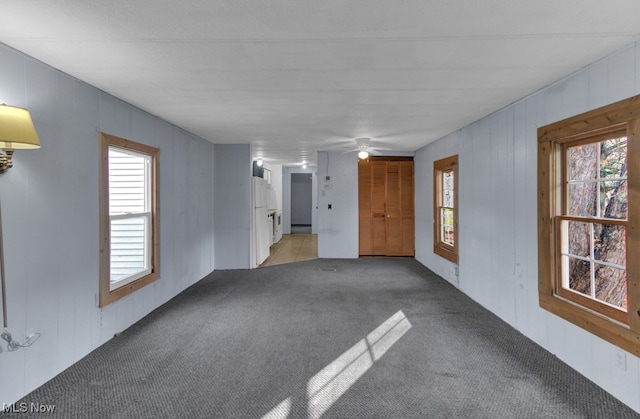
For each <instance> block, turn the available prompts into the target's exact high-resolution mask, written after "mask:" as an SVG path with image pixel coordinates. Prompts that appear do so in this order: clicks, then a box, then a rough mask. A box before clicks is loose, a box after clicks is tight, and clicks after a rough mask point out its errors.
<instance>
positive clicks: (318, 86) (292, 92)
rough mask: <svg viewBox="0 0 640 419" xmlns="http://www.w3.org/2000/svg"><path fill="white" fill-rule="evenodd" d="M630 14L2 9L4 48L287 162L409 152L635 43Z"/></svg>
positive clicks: (538, 8)
mask: <svg viewBox="0 0 640 419" xmlns="http://www.w3.org/2000/svg"><path fill="white" fill-rule="evenodd" d="M639 16H640V1H638V0H608V1H602V0H598V1H596V0H562V1H560V0H402V1H400V0H397V1H393V0H385V1H380V0H322V1H310V0H272V1H267V0H182V1H180V0H57V1H42V0H3V1H2V9H1V11H0V42H3V43H5V44H7V45H9V46H11V47H14V48H16V49H18V50H20V51H22V52H24V53H26V54H28V55H31V56H33V57H35V58H37V59H39V60H41V61H43V62H45V63H47V64H49V65H51V66H53V67H55V68H58V69H60V70H62V71H64V72H65V73H68V74H71V75H73V76H75V77H77V78H79V79H81V80H84V81H86V82H88V83H90V84H92V85H94V86H97V87H99V88H100V89H102V90H104V91H106V92H109V93H111V94H113V95H115V96H117V97H119V98H121V99H123V100H125V101H127V102H130V103H132V104H134V105H137V106H138V107H140V108H142V109H144V110H146V111H149V112H151V113H152V114H155V115H157V116H159V117H161V118H163V119H166V120H168V121H170V122H172V123H174V124H175V125H177V126H180V127H182V128H184V129H186V130H188V131H190V132H193V133H195V134H197V135H200V136H202V137H203V138H205V139H207V140H209V141H211V142H214V143H251V144H253V150H254V152H253V153H254V157H259V156H260V157H263V158H264V159H265V160H266V161H267V162H270V163H274V164H285V165H289V164H299V163H301V162H302V161H303V160H306V161H308V162H311V163H313V162H315V159H316V151H318V150H338V151H344V150H348V149H352V148H355V147H356V144H355V141H354V139H355V138H358V137H371V138H372V145H373V146H374V147H375V146H377V147H380V148H388V149H392V150H396V151H413V150H416V149H418V148H420V147H421V146H423V145H425V144H428V143H429V142H431V141H434V140H436V139H438V138H440V137H442V136H443V135H446V134H448V133H451V132H453V131H455V130H457V129H458V128H461V127H463V126H465V125H466V124H468V123H470V122H473V121H475V120H477V119H479V118H481V117H483V116H485V115H487V114H489V113H491V112H493V111H496V110H498V109H500V108H502V107H504V106H506V105H508V104H510V103H512V102H513V101H515V100H517V99H519V98H521V97H524V96H526V95H527V94H529V93H532V92H534V91H536V90H538V89H540V88H542V87H544V86H546V85H548V84H550V83H552V82H554V81H556V80H558V79H559V78H561V77H564V76H566V75H568V74H569V73H571V72H573V71H575V70H578V69H579V68H581V67H584V66H585V65H587V64H590V63H592V62H594V61H596V60H598V59H599V58H602V57H604V56H605V55H607V54H609V53H611V52H613V51H616V50H618V49H621V48H623V47H625V46H628V45H630V44H632V43H633V42H635V41H636V40H638V39H639V38H640V24H639V23H638V17H639ZM1 96H2V92H1V91H0V99H1Z"/></svg>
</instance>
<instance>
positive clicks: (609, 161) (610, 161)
mask: <svg viewBox="0 0 640 419" xmlns="http://www.w3.org/2000/svg"><path fill="white" fill-rule="evenodd" d="M600 177H601V178H626V177H627V137H619V138H612V139H609V140H604V141H601V142H600Z"/></svg>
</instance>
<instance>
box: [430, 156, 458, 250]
mask: <svg viewBox="0 0 640 419" xmlns="http://www.w3.org/2000/svg"><path fill="white" fill-rule="evenodd" d="M446 172H453V246H451V245H450V244H448V243H445V242H444V241H442V240H441V237H440V230H441V228H442V224H441V220H440V210H441V209H442V208H443V207H442V179H443V174H444V173H446ZM433 252H434V253H435V254H437V255H439V256H442V257H443V258H445V259H447V260H449V261H451V262H453V263H458V155H457V154H456V155H454V156H450V157H446V158H444V159H440V160H436V161H434V162H433Z"/></svg>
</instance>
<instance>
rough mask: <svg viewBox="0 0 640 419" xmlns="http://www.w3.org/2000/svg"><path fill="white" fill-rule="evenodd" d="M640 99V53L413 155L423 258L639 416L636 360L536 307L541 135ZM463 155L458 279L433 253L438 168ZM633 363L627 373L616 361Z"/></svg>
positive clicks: (590, 70) (602, 65)
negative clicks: (625, 101)
mask: <svg viewBox="0 0 640 419" xmlns="http://www.w3.org/2000/svg"><path fill="white" fill-rule="evenodd" d="M639 93H640V45H635V46H632V47H630V48H627V49H625V50H623V51H620V52H618V53H616V54H613V55H611V56H609V57H607V58H606V59H603V60H601V61H598V62H596V63H594V64H593V65H591V66H588V67H586V68H584V69H582V70H581V71H579V72H577V73H575V74H572V75H571V76H568V77H566V78H565V79H563V80H560V81H558V82H557V83H554V84H553V85H551V86H548V87H546V88H545V89H542V90H541V91H538V92H536V93H535V94H532V95H531V96H528V97H526V98H524V99H522V100H520V101H518V102H517V103H515V104H513V105H511V106H509V107H507V108H505V109H502V110H501V111H499V112H496V113H494V114H492V115H490V116H488V117H486V118H484V119H482V120H480V121H477V122H475V123H473V124H471V125H468V126H467V127H465V128H463V129H461V130H459V131H457V132H455V133H452V134H450V135H449V136H447V137H445V138H443V139H441V140H439V141H437V142H435V143H432V144H429V145H428V146H426V147H424V148H422V149H420V150H418V152H417V153H416V258H417V259H418V260H419V261H420V262H422V263H423V264H424V265H426V266H427V267H429V268H430V269H432V270H433V271H435V272H436V273H438V274H439V275H441V276H443V277H444V278H445V279H447V280H448V281H450V282H451V283H453V284H454V285H457V286H458V287H459V288H460V289H461V290H462V291H463V292H465V293H466V294H468V295H469V296H470V297H471V298H473V299H474V300H476V301H478V302H479V303H480V304H482V305H483V306H484V307H486V308H488V309H489V310H491V311H492V312H494V313H496V314H497V315H498V316H500V317H501V318H502V319H503V320H505V321H506V322H508V323H509V324H511V325H512V326H513V327H515V328H516V329H518V330H519V331H521V332H522V333H523V334H525V335H526V336H528V337H530V338H531V339H532V340H534V341H535V342H537V343H538V344H540V345H542V346H543V347H545V348H546V349H548V350H549V351H550V352H552V353H554V354H555V355H556V356H558V357H559V358H560V359H562V360H563V361H564V362H566V363H567V364H569V365H570V366H571V367H573V368H574V369H576V370H577V371H579V372H580V373H582V374H583V375H585V376H586V377H588V378H589V379H591V380H592V381H594V382H595V383H596V384H598V385H600V386H601V387H603V388H604V389H605V390H607V391H608V392H610V393H611V394H613V395H614V396H616V397H617V398H619V399H620V400H622V401H623V402H624V403H626V404H628V405H629V406H631V407H632V408H633V409H635V410H637V411H639V412H640V369H639V359H638V358H637V357H635V356H633V355H631V354H629V353H625V352H624V351H622V350H620V349H618V348H617V347H615V346H614V345H611V344H609V343H607V342H605V341H603V340H601V339H600V338H598V337H596V336H594V335H592V334H590V333H588V332H586V331H584V330H582V329H581V328H578V327H576V326H574V325H572V324H570V323H569V322H566V321H565V320H563V319H561V318H559V317H557V316H555V315H553V314H550V313H548V312H546V311H544V310H542V309H541V308H540V307H539V305H538V289H537V286H538V285H537V284H538V282H537V281H538V277H537V276H538V271H537V263H538V262H537V257H538V255H537V189H536V188H537V180H536V179H537V128H538V127H540V126H543V125H546V124H549V123H552V122H555V121H558V120H561V119H564V118H567V117H570V116H573V115H576V114H579V113H582V112H586V111H588V110H591V109H595V108H598V107H601V106H604V105H607V104H610V103H613V102H616V101H618V100H622V99H625V98H627V97H630V96H634V95H637V94H639ZM453 154H458V155H459V160H458V161H459V192H458V193H459V195H458V197H459V277H456V275H455V273H456V270H455V265H454V264H452V263H450V262H448V261H446V260H444V259H443V258H441V257H439V256H437V255H435V254H434V253H433V207H432V190H433V184H432V182H433V173H432V170H433V161H434V160H437V159H440V158H442V157H446V156H450V155H453ZM620 355H622V356H623V357H625V358H626V370H625V369H623V368H619V367H618V366H617V365H616V362H615V360H616V358H617V357H618V356H620Z"/></svg>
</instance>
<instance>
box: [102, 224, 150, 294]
mask: <svg viewBox="0 0 640 419" xmlns="http://www.w3.org/2000/svg"><path fill="white" fill-rule="evenodd" d="M148 233H149V229H148V226H147V217H146V216H141V217H135V218H127V219H123V220H111V265H110V266H111V282H114V281H118V280H121V279H123V278H126V277H129V276H131V275H134V274H136V273H138V272H141V271H144V270H146V269H147V268H148V263H147V258H146V255H145V245H146V243H147V235H148Z"/></svg>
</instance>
